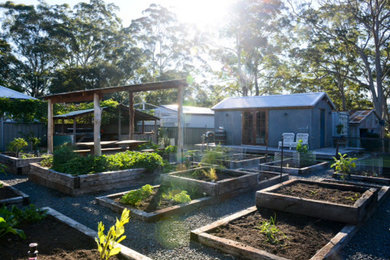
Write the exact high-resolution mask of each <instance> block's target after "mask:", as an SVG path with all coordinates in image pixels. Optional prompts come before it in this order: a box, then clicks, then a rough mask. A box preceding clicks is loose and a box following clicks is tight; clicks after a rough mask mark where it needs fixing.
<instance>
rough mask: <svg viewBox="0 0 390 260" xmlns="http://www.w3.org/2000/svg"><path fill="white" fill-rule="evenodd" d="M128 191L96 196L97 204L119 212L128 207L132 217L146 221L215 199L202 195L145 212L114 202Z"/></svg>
mask: <svg viewBox="0 0 390 260" xmlns="http://www.w3.org/2000/svg"><path fill="white" fill-rule="evenodd" d="M159 186H160V185H157V186H153V187H154V188H158V187H159ZM128 192H129V191H125V192H120V193H115V194H111V195H107V196H101V197H97V198H96V201H97V203H98V204H99V205H102V206H104V207H107V208H110V209H112V210H113V211H115V212H118V213H121V212H122V211H123V209H125V208H128V209H130V214H131V217H132V218H136V219H140V220H142V221H146V222H152V221H158V220H160V219H162V218H166V217H169V216H172V215H176V214H182V213H187V212H190V211H192V210H194V209H197V208H199V207H203V206H206V205H210V204H212V203H214V202H215V201H216V200H215V199H214V198H212V197H204V198H200V199H194V200H192V201H191V202H189V203H185V204H178V205H174V206H171V207H167V208H164V209H159V210H156V211H153V212H145V211H143V210H139V209H135V208H133V207H131V206H126V205H124V204H121V203H119V202H116V201H115V199H117V198H120V197H122V196H123V195H125V194H126V193H128Z"/></svg>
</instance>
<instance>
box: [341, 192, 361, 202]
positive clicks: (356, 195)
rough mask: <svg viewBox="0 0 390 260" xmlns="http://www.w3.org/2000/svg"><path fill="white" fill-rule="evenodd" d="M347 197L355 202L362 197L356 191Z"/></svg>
mask: <svg viewBox="0 0 390 260" xmlns="http://www.w3.org/2000/svg"><path fill="white" fill-rule="evenodd" d="M345 198H346V199H348V200H352V201H353V202H355V201H357V200H358V199H359V198H360V196H359V193H355V194H354V195H353V196H348V197H345Z"/></svg>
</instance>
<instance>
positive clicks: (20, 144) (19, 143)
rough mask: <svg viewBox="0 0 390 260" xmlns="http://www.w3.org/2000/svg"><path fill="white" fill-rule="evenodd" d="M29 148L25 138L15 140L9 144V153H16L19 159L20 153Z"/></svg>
mask: <svg viewBox="0 0 390 260" xmlns="http://www.w3.org/2000/svg"><path fill="white" fill-rule="evenodd" d="M27 146H28V143H27V141H26V140H24V138H21V137H19V138H15V139H14V140H12V141H11V142H10V143H9V144H8V151H10V152H13V153H15V155H16V157H19V153H20V152H21V151H22V150H23V148H25V147H27Z"/></svg>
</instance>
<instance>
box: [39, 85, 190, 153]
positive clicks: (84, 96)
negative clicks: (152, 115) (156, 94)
mask: <svg viewBox="0 0 390 260" xmlns="http://www.w3.org/2000/svg"><path fill="white" fill-rule="evenodd" d="M186 86H187V83H186V81H185V80H170V81H161V82H153V83H143V84H135V85H126V86H117V87H108V88H98V89H89V90H80V91H74V92H66V93H59V94H53V95H49V96H46V97H44V98H45V99H46V100H47V101H48V113H47V118H48V120H47V150H48V152H49V153H53V135H54V114H53V105H54V104H55V103H74V102H87V101H92V100H93V103H94V120H93V121H94V123H93V140H94V152H95V155H101V144H100V125H101V114H102V109H101V107H100V101H101V100H102V98H103V96H104V95H105V94H111V93H115V92H121V91H127V92H128V93H129V139H130V140H132V139H133V135H134V117H135V114H134V93H136V92H142V91H154V90H165V89H173V88H176V89H177V90H178V95H177V96H178V98H177V103H178V110H177V113H178V117H177V126H178V137H177V145H178V153H180V155H181V154H182V152H183V126H182V123H183V120H182V116H183V91H184V88H185V87H186ZM179 158H181V157H179Z"/></svg>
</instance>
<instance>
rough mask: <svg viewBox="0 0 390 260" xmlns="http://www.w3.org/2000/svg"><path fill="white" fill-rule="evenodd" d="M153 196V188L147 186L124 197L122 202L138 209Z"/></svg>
mask: <svg viewBox="0 0 390 260" xmlns="http://www.w3.org/2000/svg"><path fill="white" fill-rule="evenodd" d="M152 194H153V186H151V185H149V184H146V185H144V186H142V187H141V188H140V189H137V190H132V191H129V192H128V193H126V194H125V195H123V196H122V197H121V199H120V202H121V203H123V204H128V205H131V206H135V207H138V206H139V205H140V204H141V202H142V201H143V200H145V199H147V198H149V196H151V195H152Z"/></svg>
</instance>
